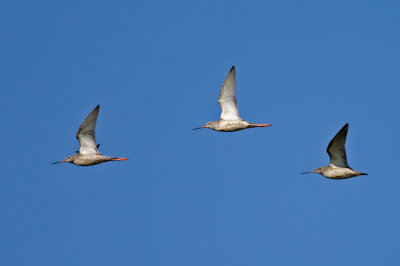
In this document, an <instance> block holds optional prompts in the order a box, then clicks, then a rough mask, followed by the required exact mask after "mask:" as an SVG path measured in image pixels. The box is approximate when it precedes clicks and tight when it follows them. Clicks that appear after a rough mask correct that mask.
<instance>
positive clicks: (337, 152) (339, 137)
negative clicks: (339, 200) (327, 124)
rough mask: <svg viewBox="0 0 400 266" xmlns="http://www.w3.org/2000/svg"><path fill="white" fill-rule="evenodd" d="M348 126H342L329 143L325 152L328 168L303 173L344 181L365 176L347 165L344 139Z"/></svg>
mask: <svg viewBox="0 0 400 266" xmlns="http://www.w3.org/2000/svg"><path fill="white" fill-rule="evenodd" d="M348 128H349V124H348V123H347V124H346V125H344V126H343V128H342V129H341V130H340V131H339V132H338V133H337V134H336V136H335V137H334V138H333V139H332V140H331V142H329V145H328V148H327V149H326V152H327V153H328V154H329V158H330V163H329V166H325V167H319V168H317V169H315V170H314V171H309V172H305V173H302V174H308V173H317V174H321V175H323V176H325V177H327V178H331V179H345V178H349V177H354V176H360V175H367V174H366V173H361V172H358V171H356V170H353V169H351V168H350V166H349V165H348V164H347V158H346V148H345V143H346V137H347V130H348Z"/></svg>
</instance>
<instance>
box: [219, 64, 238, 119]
mask: <svg viewBox="0 0 400 266" xmlns="http://www.w3.org/2000/svg"><path fill="white" fill-rule="evenodd" d="M218 103H219V106H220V107H221V110H222V112H221V119H225V120H237V119H240V117H239V109H238V105H237V99H236V79H235V66H233V67H232V68H231V70H230V71H229V73H228V75H227V76H226V78H225V81H224V83H223V84H222V87H221V90H220V92H219V97H218Z"/></svg>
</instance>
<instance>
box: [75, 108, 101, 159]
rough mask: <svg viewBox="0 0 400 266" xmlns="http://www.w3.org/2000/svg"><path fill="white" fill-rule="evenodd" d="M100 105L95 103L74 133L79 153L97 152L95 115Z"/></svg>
mask: <svg viewBox="0 0 400 266" xmlns="http://www.w3.org/2000/svg"><path fill="white" fill-rule="evenodd" d="M99 108H100V105H97V106H96V107H95V108H94V109H93V111H91V112H90V114H89V115H88V116H87V117H86V119H85V121H83V122H82V124H81V126H80V127H79V129H78V132H77V133H76V138H77V139H78V141H79V144H80V145H81V147H80V149H79V153H80V154H83V155H86V154H98V153H99V152H98V151H97V145H96V132H95V130H96V122H97V115H98V114H99Z"/></svg>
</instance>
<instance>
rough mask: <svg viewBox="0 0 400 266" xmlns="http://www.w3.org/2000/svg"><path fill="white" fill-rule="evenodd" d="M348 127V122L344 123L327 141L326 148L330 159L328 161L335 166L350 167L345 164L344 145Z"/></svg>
mask: <svg viewBox="0 0 400 266" xmlns="http://www.w3.org/2000/svg"><path fill="white" fill-rule="evenodd" d="M348 128H349V124H346V125H344V127H342V129H341V130H340V131H339V132H338V133H337V134H336V136H335V137H334V138H333V139H332V140H331V142H329V145H328V148H327V149H326V152H327V153H328V154H329V158H330V159H331V161H330V163H331V164H333V165H335V166H337V167H345V168H350V167H349V165H348V164H347V158H346V148H345V146H344V145H345V143H346V137H347V130H348Z"/></svg>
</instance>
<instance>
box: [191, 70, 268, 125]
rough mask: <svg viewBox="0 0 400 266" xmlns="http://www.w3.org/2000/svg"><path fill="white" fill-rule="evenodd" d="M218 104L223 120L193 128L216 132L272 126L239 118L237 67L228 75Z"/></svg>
mask: <svg viewBox="0 0 400 266" xmlns="http://www.w3.org/2000/svg"><path fill="white" fill-rule="evenodd" d="M218 104H219V106H220V107H221V111H222V112H221V118H220V119H219V120H218V121H211V122H208V123H206V124H205V125H204V126H202V127H197V128H193V130H195V129H201V128H210V129H213V130H216V131H225V132H230V131H237V130H242V129H246V128H252V127H267V126H271V125H270V124H253V123H249V122H247V121H244V120H243V119H242V118H240V117H239V109H238V104H237V99H236V78H235V66H233V67H232V68H231V70H230V71H229V73H228V75H227V76H226V78H225V81H224V83H223V84H222V87H221V90H220V92H219V97H218Z"/></svg>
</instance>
